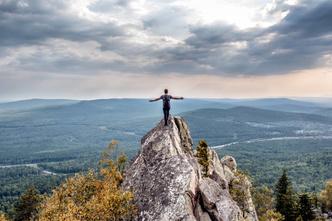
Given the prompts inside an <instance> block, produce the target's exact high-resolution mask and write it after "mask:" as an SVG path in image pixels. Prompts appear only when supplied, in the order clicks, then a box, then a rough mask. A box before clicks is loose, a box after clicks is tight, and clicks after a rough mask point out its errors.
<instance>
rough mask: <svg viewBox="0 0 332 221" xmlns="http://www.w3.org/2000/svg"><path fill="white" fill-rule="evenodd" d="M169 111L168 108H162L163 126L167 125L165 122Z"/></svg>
mask: <svg viewBox="0 0 332 221" xmlns="http://www.w3.org/2000/svg"><path fill="white" fill-rule="evenodd" d="M169 110H170V109H168V108H163V111H164V122H165V125H167V122H168V117H169Z"/></svg>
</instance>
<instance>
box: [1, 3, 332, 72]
mask: <svg viewBox="0 0 332 221" xmlns="http://www.w3.org/2000/svg"><path fill="white" fill-rule="evenodd" d="M130 2H131V1H129V0H127V1H119V0H113V1H106V0H100V1H97V2H96V3H94V4H92V5H90V7H89V9H90V10H92V11H94V12H100V13H106V14H107V13H111V14H112V13H114V12H122V11H123V13H124V15H126V9H128V8H130ZM27 3H28V4H27ZM67 9H68V2H67V1H59V0H49V1H40V0H29V1H26V3H24V1H18V0H10V1H8V0H5V1H1V0H0V30H1V31H0V47H2V48H5V49H10V48H15V47H18V46H20V45H30V46H31V45H43V44H45V41H47V40H49V39H64V40H70V41H73V42H79V43H81V42H82V45H83V42H86V41H93V42H97V43H99V47H98V48H97V49H96V50H97V53H99V52H100V53H101V52H107V51H111V52H114V53H116V54H118V55H121V56H122V58H123V59H115V60H113V61H105V60H98V59H90V60H89V59H88V60H87V58H84V57H83V58H82V57H75V56H71V57H67V56H63V57H61V56H60V57H59V56H57V57H51V56H52V55H49V56H50V57H46V58H39V57H38V54H37V55H35V56H32V57H31V56H30V57H24V58H19V57H18V58H17V60H18V62H16V63H15V64H12V65H16V68H18V69H24V68H27V67H28V68H30V69H31V70H34V71H38V70H41V71H44V72H47V71H50V72H70V73H73V72H78V73H84V72H91V71H93V70H96V71H97V70H113V71H119V72H135V73H154V74H162V73H169V72H175V73H183V74H205V73H211V74H220V75H263V74H283V73H289V72H292V71H296V70H303V69H308V68H315V67H318V66H323V67H324V66H326V65H327V64H325V63H324V59H323V56H324V55H328V54H331V53H332V46H331V45H332V37H331V35H332V1H329V0H327V1H319V2H318V3H317V1H315V3H313V1H304V2H303V3H302V4H299V5H295V6H289V5H286V4H284V3H282V1H279V4H278V5H277V7H275V8H274V9H273V10H271V11H270V12H269V13H272V14H273V13H278V12H280V11H282V12H285V11H287V10H288V11H289V13H288V15H287V16H286V17H285V18H284V19H283V20H282V21H281V22H280V23H278V24H276V25H274V26H272V27H269V28H252V29H245V30H243V29H242V30H240V29H238V28H236V27H234V26H232V25H227V24H212V25H191V26H189V25H188V24H187V23H186V22H187V21H186V19H185V13H186V10H185V9H181V8H179V7H173V6H172V7H171V6H170V7H163V8H161V9H160V10H159V11H155V12H154V13H152V14H149V15H148V16H145V17H144V18H142V20H141V21H138V22H137V23H136V24H132V25H129V24H127V25H123V24H122V25H119V24H117V23H116V22H98V21H90V20H87V19H82V18H79V17H77V16H74V15H72V14H70V13H66V10H67ZM129 11H130V10H129ZM128 17H130V14H128ZM140 24H141V25H140ZM137 33H140V34H142V33H144V34H146V35H149V36H150V37H151V39H153V38H152V37H156V38H158V39H159V40H158V42H157V43H153V42H149V41H150V39H149V38H148V39H147V40H146V41H145V42H144V43H143V44H142V43H139V41H140V40H141V39H140V36H139V35H138V34H137ZM136 35H137V36H136ZM169 36H171V37H173V38H175V39H177V38H179V39H180V38H181V37H183V36H188V37H186V38H185V39H184V40H183V39H182V40H181V41H179V42H181V43H172V44H169V42H167V41H168V40H167V37H169ZM164 37H165V38H164ZM163 38H164V39H165V46H163V42H162V40H161V39H163ZM3 51H5V50H2V52H0V56H4V55H3V54H4V53H5V52H3ZM13 68H15V67H13Z"/></svg>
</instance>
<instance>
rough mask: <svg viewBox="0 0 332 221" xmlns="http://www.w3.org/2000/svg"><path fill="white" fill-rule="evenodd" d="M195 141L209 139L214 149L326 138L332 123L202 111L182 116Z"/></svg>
mask: <svg viewBox="0 0 332 221" xmlns="http://www.w3.org/2000/svg"><path fill="white" fill-rule="evenodd" d="M182 116H183V117H184V118H185V119H187V120H188V122H189V125H190V128H191V131H192V133H193V137H194V138H204V137H205V138H206V139H208V140H210V142H211V144H212V145H217V144H225V143H230V142H234V141H241V140H242V141H243V140H249V139H253V138H270V137H282V136H309V135H326V134H329V133H330V132H329V130H330V129H331V128H332V119H331V118H329V117H326V116H321V115H317V114H306V113H290V112H282V111H272V110H264V109H258V108H252V107H235V108H230V109H212V108H210V109H199V110H195V111H190V112H185V113H182Z"/></svg>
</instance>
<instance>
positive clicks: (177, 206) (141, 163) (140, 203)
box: [123, 117, 257, 221]
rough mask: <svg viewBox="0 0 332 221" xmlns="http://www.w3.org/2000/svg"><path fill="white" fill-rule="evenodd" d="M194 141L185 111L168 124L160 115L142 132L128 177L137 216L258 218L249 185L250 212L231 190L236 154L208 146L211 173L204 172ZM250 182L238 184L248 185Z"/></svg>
mask: <svg viewBox="0 0 332 221" xmlns="http://www.w3.org/2000/svg"><path fill="white" fill-rule="evenodd" d="M192 146H193V141H192V139H191V136H190V131H189V128H188V126H187V124H186V122H185V121H184V120H183V119H182V118H180V117H171V118H170V120H169V126H166V127H165V126H164V122H163V121H161V122H160V123H159V124H158V125H157V126H156V127H155V128H153V129H152V130H151V131H149V132H148V133H147V134H146V135H145V136H144V137H143V138H142V140H141V149H140V152H139V154H138V155H137V157H136V158H135V159H134V161H133V162H132V164H131V165H130V166H129V167H128V168H127V170H126V174H125V175H126V176H125V180H124V182H123V187H124V188H126V189H130V190H132V192H133V193H134V196H135V203H136V205H137V207H138V210H139V214H138V217H137V220H144V221H150V220H151V221H152V220H153V221H158V220H160V221H172V220H188V221H210V220H211V221H214V220H220V221H228V220H232V221H233V220H234V221H238V220H243V221H244V220H247V221H257V216H256V212H255V208H254V206H253V204H252V199H251V196H250V191H249V189H248V191H247V192H246V191H244V192H245V193H246V194H248V192H249V194H248V197H249V198H250V199H249V198H248V203H247V204H248V205H249V204H250V206H251V208H250V209H251V210H250V213H249V214H248V212H243V211H242V210H241V209H240V207H239V206H238V204H237V203H236V202H235V201H234V200H233V199H232V197H231V196H230V194H229V190H228V187H229V186H228V185H229V182H231V180H232V179H236V175H235V174H234V173H233V172H234V171H235V170H236V169H235V170H234V167H235V168H236V162H235V159H234V158H232V160H234V162H232V161H231V162H230V161H229V159H230V158H227V160H226V159H225V161H224V162H223V163H222V162H221V161H220V160H219V158H218V155H217V154H216V152H215V151H214V150H211V149H209V158H210V167H209V173H208V176H207V177H204V176H203V175H202V171H201V166H200V164H199V163H198V161H197V159H196V157H195V155H194V151H193V150H192ZM234 165H235V166H234ZM228 166H230V167H231V168H229V167H228ZM225 171H227V172H226V175H227V176H226V175H225ZM248 182H249V181H248ZM248 185H249V184H248V183H246V184H245V186H243V187H242V186H240V187H239V188H244V190H247V186H248ZM248 188H249V187H248ZM247 204H246V205H247Z"/></svg>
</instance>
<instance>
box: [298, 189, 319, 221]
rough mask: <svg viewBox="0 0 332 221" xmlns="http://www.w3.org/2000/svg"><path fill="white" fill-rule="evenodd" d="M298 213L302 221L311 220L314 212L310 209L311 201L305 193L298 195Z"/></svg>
mask: <svg viewBox="0 0 332 221" xmlns="http://www.w3.org/2000/svg"><path fill="white" fill-rule="evenodd" d="M299 199H300V200H299V213H300V216H301V217H302V219H303V221H309V220H313V219H314V218H315V217H314V212H313V211H312V207H313V205H312V202H311V199H310V197H309V195H308V194H307V193H304V194H302V195H300V197H299Z"/></svg>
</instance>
